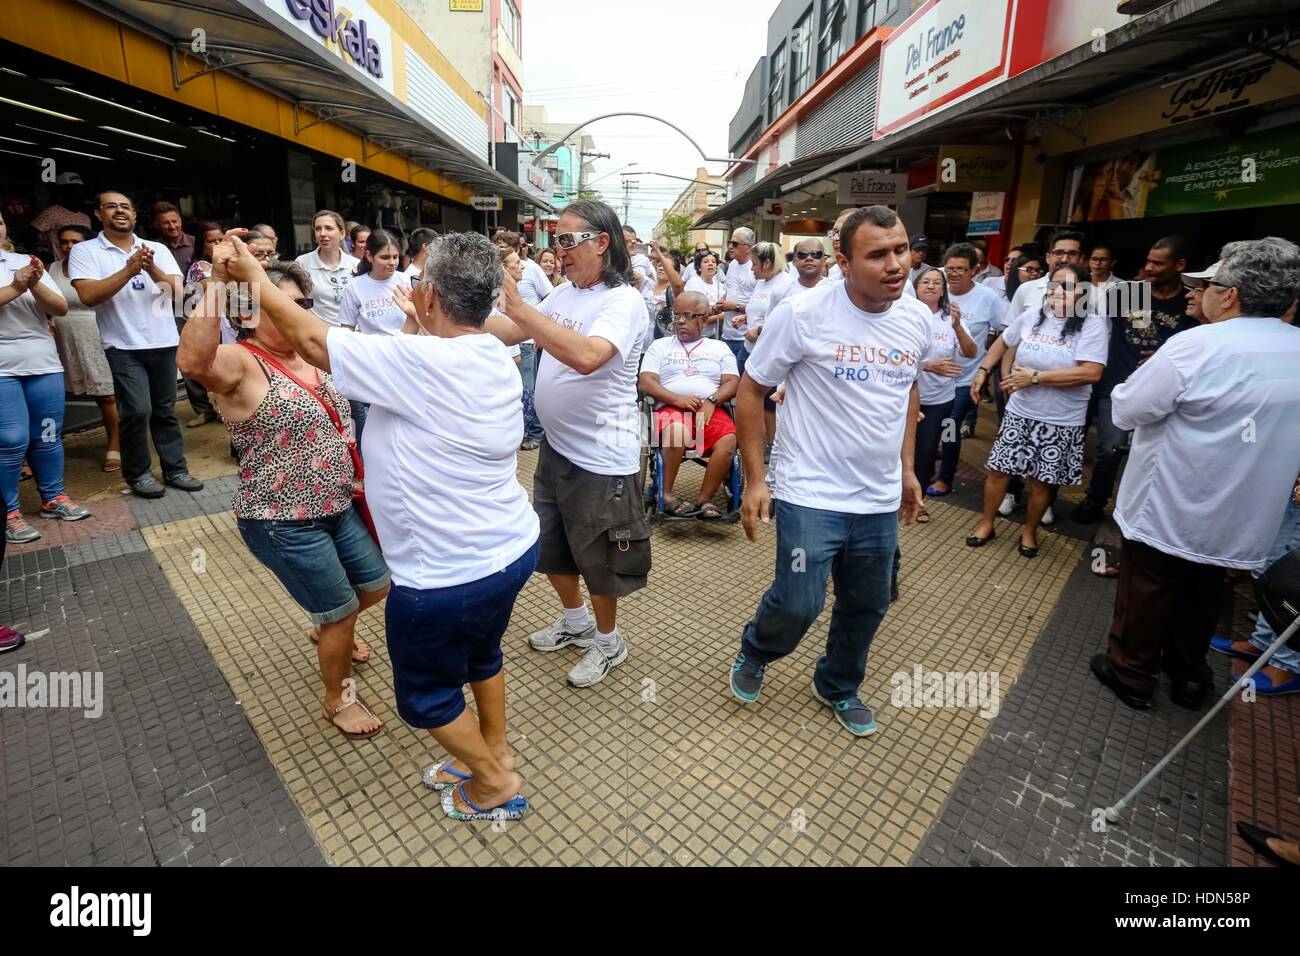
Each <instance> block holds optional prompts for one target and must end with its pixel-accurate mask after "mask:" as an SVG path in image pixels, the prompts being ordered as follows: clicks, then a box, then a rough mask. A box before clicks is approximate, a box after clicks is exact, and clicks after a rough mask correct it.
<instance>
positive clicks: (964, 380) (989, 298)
mask: <svg viewBox="0 0 1300 956" xmlns="http://www.w3.org/2000/svg"><path fill="white" fill-rule="evenodd" d="M949 297H950V298H951V299H952V301H954V302H956V303H957V308H959V309H961V324H962V326H963V327H964V328H965V329H966V334H967V335H969V336H970V337H971V338H972V339H974V340H975V357H974V358H963V357H962V355H961V352H958V353H957V355H956V356H955V359H956V361H957V362H959V363H960V364H961V367H962V370H961V374H960V375H958V376H957V378H956V383H957V386H958V388H961V387H968V386H969V385H970V383H971V382H973V381H975V373H976V372H978V371H979V367H980V362H982V361H984V355H985V353H986V352H987V351H988V350H987V349H985V348H984V343H985V342H987V341H988V338H989V329H991V328H992V327H993V320H994V319H1000V318H1001V317H1002V308H1003V306H1004V305H1005V304H1006V301H1007V300H1006V299H1005V298H1003V297H1000V296H999V295H998V294H997V293H996V292H994V291H993V290H992V289H990V288H989V287H988V286H982V285H978V284H977V285H974V286H972V287H971V290H970V291H969V292H966V293H963V294H962V295H954V294H953V293H951V292H949Z"/></svg>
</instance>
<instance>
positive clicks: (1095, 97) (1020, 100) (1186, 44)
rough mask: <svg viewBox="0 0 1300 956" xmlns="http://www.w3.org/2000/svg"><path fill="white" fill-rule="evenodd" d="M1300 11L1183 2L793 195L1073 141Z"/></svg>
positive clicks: (859, 152)
mask: <svg viewBox="0 0 1300 956" xmlns="http://www.w3.org/2000/svg"><path fill="white" fill-rule="evenodd" d="M1296 9H1297V5H1296V3H1295V0H1174V2H1172V3H1169V4H1167V5H1166V6H1164V7H1161V8H1159V9H1157V10H1155V11H1154V12H1152V13H1150V14H1148V15H1147V16H1144V17H1140V18H1138V19H1135V20H1132V21H1130V22H1129V23H1127V24H1125V25H1124V26H1122V27H1120V28H1119V29H1117V30H1114V31H1112V32H1111V33H1110V34H1109V35H1107V36H1106V38H1105V39H1106V42H1105V46H1104V51H1103V50H1097V49H1094V46H1093V45H1092V44H1085V45H1083V46H1080V47H1078V48H1076V49H1074V50H1071V51H1070V52H1068V53H1065V54H1062V55H1061V56H1058V57H1056V58H1055V59H1053V60H1050V61H1048V62H1046V63H1042V64H1039V65H1038V66H1036V67H1034V68H1032V69H1030V70H1027V71H1025V72H1024V73H1022V74H1020V75H1019V76H1016V77H1014V78H1012V79H1010V80H1008V81H1006V82H1004V83H999V84H997V85H996V86H993V87H991V88H990V89H988V90H985V91H983V92H982V93H979V94H977V95H975V96H973V97H971V98H970V99H968V100H965V101H964V102H962V103H960V104H958V105H956V106H953V107H951V108H949V109H947V110H944V111H942V112H940V113H937V114H935V115H933V116H930V117H928V118H926V119H924V120H921V121H919V122H917V123H915V124H914V125H912V126H909V127H907V128H906V129H903V130H900V131H899V132H898V133H895V134H893V135H891V136H887V137H884V138H882V139H879V140H876V141H874V142H870V143H867V144H866V145H864V146H861V147H859V148H858V149H855V150H853V151H852V152H849V153H847V154H846V155H844V156H842V157H840V158H838V159H836V160H834V161H833V162H830V163H825V164H823V165H821V166H819V167H818V168H817V169H814V170H811V171H809V172H808V173H807V174H806V175H803V176H800V177H797V178H793V179H791V180H789V181H788V182H787V183H786V184H785V189H786V190H794V189H798V188H800V187H801V186H805V185H808V184H809V183H812V182H815V181H816V180H818V179H823V178H825V177H828V176H835V175H837V174H838V173H841V172H844V171H847V170H852V169H861V168H864V167H869V166H870V165H871V164H879V163H881V162H885V161H893V160H907V159H910V158H922V157H930V156H933V155H934V154H935V150H936V149H937V148H938V147H939V146H940V145H942V144H944V143H952V142H972V143H976V142H985V141H1001V142H1006V139H1005V137H1006V131H1007V130H1011V129H1018V128H1019V127H1020V126H1022V125H1023V124H1025V123H1029V122H1039V123H1050V124H1053V125H1056V126H1058V127H1060V128H1062V129H1064V130H1066V131H1067V132H1072V130H1071V127H1070V122H1071V117H1072V116H1078V115H1079V113H1080V111H1081V110H1082V109H1084V108H1086V107H1091V106H1095V105H1097V104H1098V103H1103V102H1105V101H1107V100H1108V99H1111V98H1113V97H1115V96H1117V95H1120V94H1122V93H1129V92H1133V91H1135V90H1137V89H1140V88H1141V87H1142V86H1144V85H1151V84H1155V83H1159V82H1160V81H1162V80H1164V79H1165V78H1167V77H1170V76H1177V75H1186V74H1187V73H1189V72H1194V71H1208V70H1210V69H1213V68H1214V67H1215V66H1216V65H1219V64H1225V63H1228V62H1231V61H1233V60H1238V59H1240V58H1241V57H1242V56H1243V55H1248V54H1249V53H1251V51H1252V50H1253V49H1255V48H1254V47H1252V46H1251V45H1250V43H1249V41H1248V40H1247V37H1248V36H1249V35H1250V34H1251V33H1252V31H1255V30H1257V29H1260V28H1265V27H1268V28H1272V30H1273V31H1276V30H1277V28H1278V27H1279V26H1280V25H1282V24H1284V23H1288V22H1290V20H1291V18H1293V17H1294V16H1295V14H1296ZM1256 52H1263V50H1262V49H1260V50H1256ZM1283 59H1285V56H1284V55H1283ZM1291 65H1292V66H1294V63H1292V64H1291ZM1297 87H1298V88H1300V72H1298V73H1297ZM1073 135H1075V136H1076V137H1078V138H1079V140H1080V146H1083V145H1085V141H1084V138H1083V136H1082V135H1080V134H1079V133H1077V132H1074V133H1073Z"/></svg>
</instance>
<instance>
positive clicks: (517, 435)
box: [326, 329, 538, 590]
mask: <svg viewBox="0 0 1300 956" xmlns="http://www.w3.org/2000/svg"><path fill="white" fill-rule="evenodd" d="M326 342H327V346H328V349H329V357H330V367H331V369H332V372H333V375H334V383H335V385H337V386H338V389H339V391H340V392H341V393H343V394H346V395H350V396H355V397H356V399H357V400H358V401H363V402H369V403H370V412H369V415H368V416H367V418H366V428H365V433H364V435H363V436H362V441H361V444H362V451H363V454H364V455H365V463H366V497H367V500H368V501H369V503H370V511H371V515H372V517H373V518H374V521H375V529H376V530H377V531H378V532H379V540H380V541H381V542H382V543H383V549H384V560H385V561H387V562H388V566H389V568H390V569H392V572H393V583H394V584H398V585H401V586H402V587H409V588H419V589H421V590H426V589H431V588H445V587H453V586H455V585H457V584H466V583H469V582H471V581H478V580H480V579H481V578H485V577H487V576H488V575H491V574H495V573H497V572H499V571H502V570H504V569H505V568H506V567H508V566H509V565H510V564H511V563H512V562H514V561H516V560H517V559H518V558H520V557H521V556H522V555H523V554H524V553H525V552H526V551H527V550H528V549H529V548H531V547H532V545H533V542H534V541H536V540H537V535H538V522H537V513H536V512H535V511H534V510H533V508H532V506H531V505H530V504H529V503H528V496H527V494H525V492H524V489H523V488H522V487H521V486H520V484H519V479H518V478H517V477H516V468H517V462H516V455H515V453H516V451H517V449H518V448H519V443H520V442H521V441H523V437H524V415H523V402H522V397H523V383H522V382H521V380H520V378H519V372H518V371H517V370H516V369H515V365H514V363H513V362H512V361H510V358H509V356H508V355H507V354H506V347H505V346H504V345H502V344H501V341H500V340H499V339H497V338H496V337H495V336H492V335H487V334H482V335H475V334H470V335H460V336H456V337H455V338H450V339H444V338H441V337H438V336H432V335H394V336H389V335H355V334H353V333H351V332H348V331H346V330H344V329H331V330H330V332H329V335H328V337H327V339H326Z"/></svg>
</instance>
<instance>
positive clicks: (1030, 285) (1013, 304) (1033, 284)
mask: <svg viewBox="0 0 1300 956" xmlns="http://www.w3.org/2000/svg"><path fill="white" fill-rule="evenodd" d="M1047 279H1048V277H1047V276H1040V277H1039V278H1037V279H1030V280H1029V281H1028V282H1022V283H1020V287H1019V288H1018V289H1016V294H1015V295H1014V296H1013V297H1012V299H1011V301H1010V302H1009V303H1008V304H1007V307H1006V310H1005V311H1004V312H1003V314H1002V321H1001V322H999V323H998V324H997V325H995V326H994V328H995V329H998V330H1001V329H1005V328H1006V327H1007V326H1009V325H1011V323H1012V322H1013V321H1014V320H1015V319H1018V318H1019V317H1020V316H1022V315H1024V314H1025V312H1026V311H1027V310H1028V311H1031V312H1037V311H1038V310H1039V309H1040V308H1042V305H1043V299H1044V298H1045V297H1046V296H1047Z"/></svg>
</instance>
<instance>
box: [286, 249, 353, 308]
mask: <svg viewBox="0 0 1300 956" xmlns="http://www.w3.org/2000/svg"><path fill="white" fill-rule="evenodd" d="M297 262H298V265H300V266H302V267H303V268H304V269H306V270H307V272H308V274H309V275H310V276H311V297H312V299H313V300H315V304H314V305H312V307H311V311H312V314H313V315H315V316H316V318H318V319H320V320H321V321H322V322H327V323H329V324H330V325H339V324H340V323H339V306H341V305H342V304H343V291H344V290H345V289H346V288H347V284H348V282H349V281H351V279H352V276H353V274H354V273H355V272H356V271H357V266H359V265H360V264H361V260H360V259H358V258H356V257H355V256H350V255H348V254H347V253H346V252H343V251H342V250H339V264H338V265H337V266H334V267H332V268H331V267H330V266H327V265H326V264H325V263H324V262H322V261H321V258H320V249H318V248H317V249H313V250H312V251H311V252H304V253H303V254H302V255H300V256H299V257H298V259H297Z"/></svg>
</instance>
